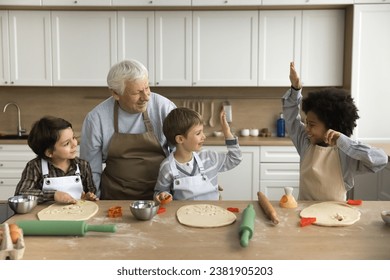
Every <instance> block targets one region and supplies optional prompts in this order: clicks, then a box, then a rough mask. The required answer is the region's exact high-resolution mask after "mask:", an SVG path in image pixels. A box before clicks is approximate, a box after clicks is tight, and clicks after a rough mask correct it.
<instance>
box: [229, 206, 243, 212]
mask: <svg viewBox="0 0 390 280" xmlns="http://www.w3.org/2000/svg"><path fill="white" fill-rule="evenodd" d="M227 210H228V211H230V212H233V213H238V212H240V209H238V208H236V207H228V208H227Z"/></svg>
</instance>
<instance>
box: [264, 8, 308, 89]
mask: <svg viewBox="0 0 390 280" xmlns="http://www.w3.org/2000/svg"><path fill="white" fill-rule="evenodd" d="M301 19H302V12H301V11H260V17H259V86H290V81H289V79H288V75H289V73H290V70H289V67H288V65H289V63H290V62H291V61H295V67H296V68H297V69H301V67H300V62H301V57H300V55H301V53H300V49H301Z"/></svg>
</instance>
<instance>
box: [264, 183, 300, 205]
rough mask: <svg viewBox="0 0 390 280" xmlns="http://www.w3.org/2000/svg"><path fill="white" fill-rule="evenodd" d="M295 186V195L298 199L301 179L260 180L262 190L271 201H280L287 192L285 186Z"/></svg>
mask: <svg viewBox="0 0 390 280" xmlns="http://www.w3.org/2000/svg"><path fill="white" fill-rule="evenodd" d="M285 187H291V188H293V193H292V194H293V196H294V197H295V199H296V200H298V195H299V180H286V181H280V180H260V191H261V192H262V193H264V194H265V196H267V198H268V199H269V200H271V201H279V200H280V199H281V198H282V196H283V195H284V194H285V191H284V188H285Z"/></svg>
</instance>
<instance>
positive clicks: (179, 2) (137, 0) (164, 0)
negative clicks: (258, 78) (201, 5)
mask: <svg viewBox="0 0 390 280" xmlns="http://www.w3.org/2000/svg"><path fill="white" fill-rule="evenodd" d="M112 6H128V7H136V6H143V7H155V6H175V7H179V6H191V0H131V1H129V0H112Z"/></svg>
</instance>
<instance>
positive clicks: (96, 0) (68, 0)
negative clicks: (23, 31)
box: [42, 0, 111, 7]
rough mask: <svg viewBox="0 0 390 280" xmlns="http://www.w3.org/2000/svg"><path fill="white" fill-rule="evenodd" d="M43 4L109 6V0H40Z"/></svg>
mask: <svg viewBox="0 0 390 280" xmlns="http://www.w3.org/2000/svg"><path fill="white" fill-rule="evenodd" d="M42 5H43V6H74V7H83V6H111V0H42Z"/></svg>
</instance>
